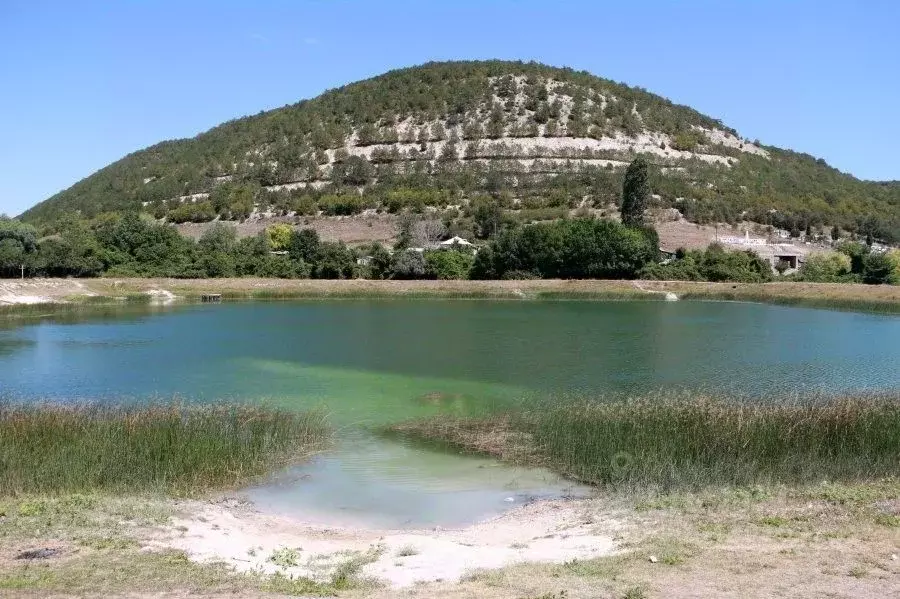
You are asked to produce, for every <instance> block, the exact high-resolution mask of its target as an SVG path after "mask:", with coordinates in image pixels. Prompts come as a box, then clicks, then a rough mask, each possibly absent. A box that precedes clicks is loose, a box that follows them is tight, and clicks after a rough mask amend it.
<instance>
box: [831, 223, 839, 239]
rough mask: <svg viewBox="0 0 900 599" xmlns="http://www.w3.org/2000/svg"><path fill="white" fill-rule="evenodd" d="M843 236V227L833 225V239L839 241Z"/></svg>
mask: <svg viewBox="0 0 900 599" xmlns="http://www.w3.org/2000/svg"><path fill="white" fill-rule="evenodd" d="M840 238H841V229H840V227H838V226H837V225H832V226H831V240H832V241H838V240H839V239H840Z"/></svg>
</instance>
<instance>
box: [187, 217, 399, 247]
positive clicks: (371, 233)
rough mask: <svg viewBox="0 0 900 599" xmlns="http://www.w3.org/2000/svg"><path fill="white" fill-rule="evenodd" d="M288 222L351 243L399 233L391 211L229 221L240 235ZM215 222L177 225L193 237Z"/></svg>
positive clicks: (391, 237)
mask: <svg viewBox="0 0 900 599" xmlns="http://www.w3.org/2000/svg"><path fill="white" fill-rule="evenodd" d="M281 222H286V223H289V224H291V225H294V226H296V227H298V228H305V229H314V230H315V231H316V232H317V233H318V234H319V237H320V238H321V239H322V240H323V241H343V242H344V243H346V244H348V245H360V244H364V243H371V242H373V241H377V242H380V243H382V244H391V243H392V241H393V240H394V238H396V237H397V232H398V231H397V218H396V217H395V216H393V215H390V214H383V215H373V216H306V217H303V216H301V217H297V218H288V217H274V218H258V219H251V220H247V221H245V222H242V223H229V224H231V225H234V226H235V228H236V229H237V233H238V237H250V236H253V235H258V234H259V233H261V232H262V231H264V230H265V229H266V227H269V226H271V225H273V224H275V223H281ZM212 225H213V223H184V224H180V225H176V229H178V232H179V233H181V234H182V235H184V236H186V237H190V238H192V239H199V238H200V236H201V235H203V233H204V232H205V231H206V230H207V229H209V228H210V227H211V226H212Z"/></svg>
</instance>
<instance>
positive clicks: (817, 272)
mask: <svg viewBox="0 0 900 599" xmlns="http://www.w3.org/2000/svg"><path fill="white" fill-rule="evenodd" d="M798 277H799V278H800V280H802V281H810V282H815V283H839V282H841V283H843V282H848V281H850V280H852V275H851V262H850V256H848V255H846V254H841V253H839V252H830V253H827V254H812V255H810V256H808V257H807V258H806V262H804V264H803V266H801V267H800V271H799V273H798Z"/></svg>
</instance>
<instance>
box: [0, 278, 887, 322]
mask: <svg viewBox="0 0 900 599" xmlns="http://www.w3.org/2000/svg"><path fill="white" fill-rule="evenodd" d="M5 285H6V286H7V287H8V288H9V289H6V290H5V293H6V294H12V295H17V294H18V295H22V296H32V297H40V298H43V299H45V300H47V302H51V303H54V302H56V303H58V302H68V304H63V305H69V306H95V307H97V306H101V305H103V304H106V305H123V304H132V305H135V306H137V305H139V304H141V303H151V302H153V301H160V299H161V298H160V297H159V295H157V297H156V298H155V300H154V298H152V297H151V296H150V295H148V292H152V293H156V294H158V293H159V292H160V291H161V290H165V291H169V292H171V293H173V294H175V295H176V296H177V297H178V299H179V300H181V301H199V299H200V296H201V295H203V294H207V293H219V294H222V296H223V298H224V299H226V300H253V299H256V300H268V299H273V300H274V299H389V298H399V297H408V298H440V299H515V300H522V299H574V300H592V299H645V300H661V299H663V296H664V294H665V293H667V292H668V293H674V294H675V295H677V296H678V297H679V298H681V299H688V300H731V301H751V302H762V303H772V304H783V305H796V306H807V307H816V308H831V309H840V310H858V311H867V312H882V313H900V286H890V285H861V284H838V283H796V282H775V283H760V284H750V283H704V282H693V281H638V282H635V281H595V280H528V281H368V280H349V281H335V280H309V279H304V280H285V279H254V278H246V279H233V278H232V279H82V280H78V281H75V280H70V279H25V280H24V281H11V282H7V283H5ZM49 310H50V308H49V307H48V305H47V304H38V305H32V306H28V305H12V306H0V317H2V316H4V315H7V316H14V315H29V314H31V315H43V314H46V313H48V311H49Z"/></svg>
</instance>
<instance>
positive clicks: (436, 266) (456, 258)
mask: <svg viewBox="0 0 900 599" xmlns="http://www.w3.org/2000/svg"><path fill="white" fill-rule="evenodd" d="M474 260H475V258H474V257H473V256H472V254H470V253H467V252H462V251H455V250H436V251H433V252H426V253H425V262H426V264H427V266H428V271H429V273H430V274H431V275H433V276H434V277H435V278H438V279H467V278H469V271H470V270H471V269H472V263H473V262H474Z"/></svg>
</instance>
